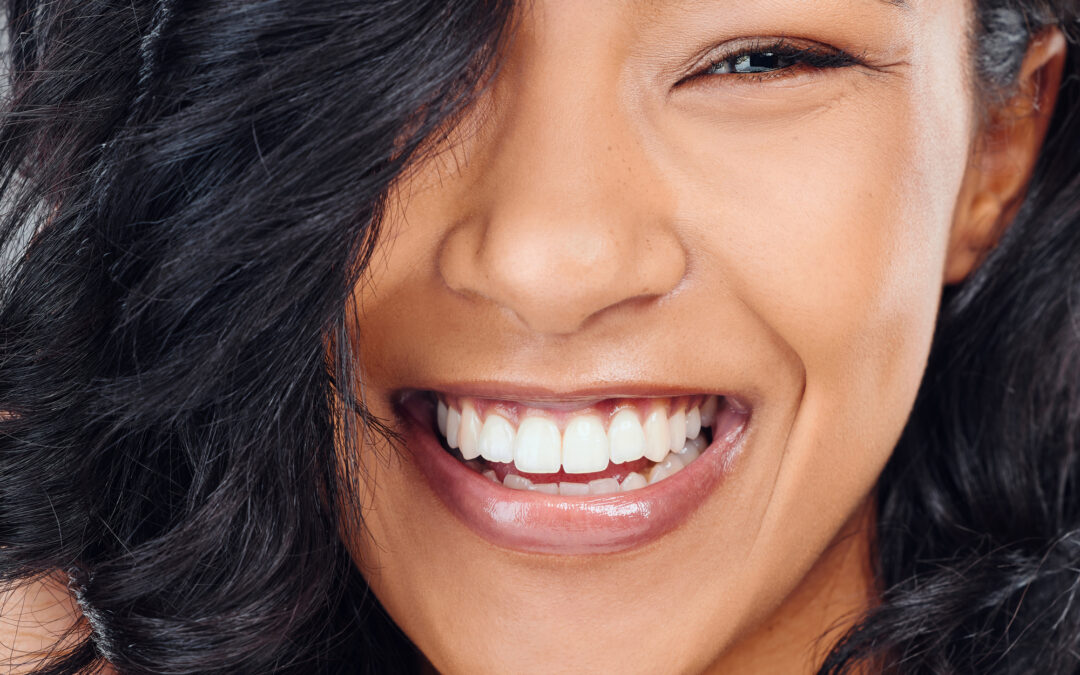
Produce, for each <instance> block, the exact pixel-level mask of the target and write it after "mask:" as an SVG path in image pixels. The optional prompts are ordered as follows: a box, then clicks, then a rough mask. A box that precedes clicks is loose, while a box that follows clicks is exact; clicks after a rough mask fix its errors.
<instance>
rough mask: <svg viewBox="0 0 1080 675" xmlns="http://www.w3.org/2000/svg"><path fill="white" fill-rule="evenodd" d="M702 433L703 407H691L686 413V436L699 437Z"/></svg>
mask: <svg viewBox="0 0 1080 675" xmlns="http://www.w3.org/2000/svg"><path fill="white" fill-rule="evenodd" d="M700 433H701V409H700V408H690V412H688V413H686V437H687V438H697V437H698V434H700Z"/></svg>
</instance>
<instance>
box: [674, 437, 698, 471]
mask: <svg viewBox="0 0 1080 675" xmlns="http://www.w3.org/2000/svg"><path fill="white" fill-rule="evenodd" d="M704 449H705V439H704V438H701V437H700V436H698V437H697V438H690V439H687V441H686V445H684V446H682V447H681V448H679V449H678V450H677V451H676V452H675V454H677V455H678V456H679V459H681V460H682V463H683V464H684V465H685V464H689V463H690V462H692V461H694V460H695V459H697V458H698V457H699V456H701V451H702V450H704Z"/></svg>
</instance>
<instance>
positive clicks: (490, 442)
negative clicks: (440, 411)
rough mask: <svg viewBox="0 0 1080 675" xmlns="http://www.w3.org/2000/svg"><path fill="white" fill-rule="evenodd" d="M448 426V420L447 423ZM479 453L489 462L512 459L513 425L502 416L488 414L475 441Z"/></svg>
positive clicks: (509, 460) (510, 460)
mask: <svg viewBox="0 0 1080 675" xmlns="http://www.w3.org/2000/svg"><path fill="white" fill-rule="evenodd" d="M447 426H449V422H448V423H447ZM477 445H478V446H479V448H480V455H481V456H482V457H483V458H484V459H486V460H488V461H489V462H512V461H514V427H513V426H511V425H510V422H508V421H507V420H506V418H504V417H500V416H499V415H488V416H487V419H486V420H484V426H483V428H481V429H480V439H479V441H478V443H477Z"/></svg>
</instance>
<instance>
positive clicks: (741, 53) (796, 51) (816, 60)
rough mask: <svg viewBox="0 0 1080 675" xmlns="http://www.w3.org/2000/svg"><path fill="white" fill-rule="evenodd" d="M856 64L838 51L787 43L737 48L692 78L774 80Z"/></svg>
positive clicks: (855, 61) (785, 41) (777, 41)
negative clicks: (714, 77)
mask: <svg viewBox="0 0 1080 675" xmlns="http://www.w3.org/2000/svg"><path fill="white" fill-rule="evenodd" d="M857 63H859V61H858V59H856V58H855V57H853V56H851V55H849V54H847V53H846V52H843V51H841V50H837V49H833V48H825V47H808V46H801V45H797V44H793V43H791V42H789V41H787V40H774V41H770V42H766V43H764V44H761V43H758V44H750V45H744V46H740V47H737V48H736V49H734V50H733V51H731V52H730V53H727V54H721V55H720V56H719V57H714V58H713V59H712V61H711V63H710V64H709V65H708V67H706V68H705V69H704V70H703V71H700V72H699V73H698V74H697V75H695V76H694V77H709V76H715V75H734V76H750V77H757V78H762V77H775V76H785V75H789V74H790V75H794V74H796V73H798V72H801V71H803V70H825V69H828V68H843V67H846V66H851V65H855V64H857Z"/></svg>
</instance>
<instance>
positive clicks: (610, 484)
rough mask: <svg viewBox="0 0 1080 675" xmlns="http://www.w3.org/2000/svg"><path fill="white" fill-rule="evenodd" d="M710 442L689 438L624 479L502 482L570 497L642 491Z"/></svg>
mask: <svg viewBox="0 0 1080 675" xmlns="http://www.w3.org/2000/svg"><path fill="white" fill-rule="evenodd" d="M708 444H709V441H708V439H706V437H705V433H702V434H701V435H700V436H698V437H697V438H695V439H688V440H687V441H686V445H684V446H683V447H682V449H681V450H679V451H673V452H669V453H668V454H667V457H665V458H664V459H663V460H661V461H660V462H657V463H656V464H654V465H653V466H652V467H650V468H648V469H646V470H645V473H644V474H641V473H638V472H636V471H635V472H631V473H630V474H628V475H627V476H626V477H625V478H623V479H622V481H619V480H617V479H615V478H598V479H596V480H592V481H589V482H588V483H568V482H563V483H534V482H533V481H531V480H529V479H528V478H525V477H524V476H520V475H518V474H516V473H508V474H506V478H504V479H503V480H502V481H501V483H502V484H503V485H504V486H506V487H508V488H511V489H513V490H523V491H530V492H543V493H546V494H551V495H562V496H570V497H577V496H585V495H603V494H612V493H616V492H630V491H632V490H640V489H641V488H643V487H646V486H648V485H652V484H653V483H656V482H658V481H661V480H663V479H665V478H668V477H670V476H672V475H674V474H676V473H678V472H679V471H681V470H682V469H683V467H685V466H686V465H687V464H689V463H690V462H692V461H694V460H695V459H697V458H698V456H699V455H700V454H701V453H702V451H703V450H704V449H705V448H706V447H708ZM470 464H471V462H470ZM483 475H484V476H485V477H486V478H488V479H489V480H491V481H492V482H494V483H499V482H500V481H499V477H498V475H496V473H495V472H494V471H492V470H491V469H488V470H486V471H483Z"/></svg>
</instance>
